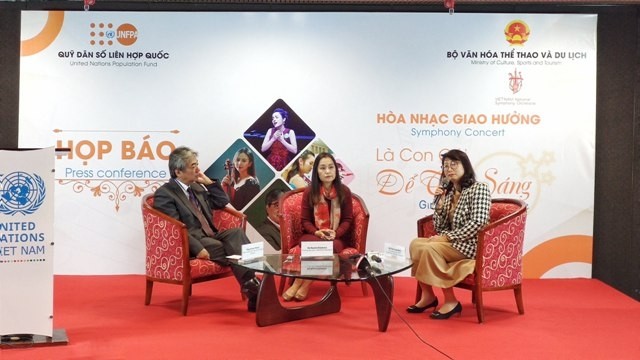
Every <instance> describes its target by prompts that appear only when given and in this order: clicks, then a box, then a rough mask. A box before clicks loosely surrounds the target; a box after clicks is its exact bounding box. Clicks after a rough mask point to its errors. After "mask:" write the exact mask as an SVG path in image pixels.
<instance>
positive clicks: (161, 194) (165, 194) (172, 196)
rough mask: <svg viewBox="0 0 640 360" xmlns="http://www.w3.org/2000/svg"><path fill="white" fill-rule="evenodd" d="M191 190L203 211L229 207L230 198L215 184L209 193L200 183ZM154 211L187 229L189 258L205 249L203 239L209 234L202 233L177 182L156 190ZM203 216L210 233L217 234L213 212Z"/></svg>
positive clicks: (171, 181)
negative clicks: (181, 223) (212, 216)
mask: <svg viewBox="0 0 640 360" xmlns="http://www.w3.org/2000/svg"><path fill="white" fill-rule="evenodd" d="M190 187H191V189H192V191H193V193H194V195H195V196H196V199H197V200H198V202H199V203H200V207H201V209H203V210H206V209H222V208H224V207H225V206H226V205H227V204H228V203H229V197H228V196H227V194H226V193H225V192H224V190H222V187H220V184H219V183H218V182H217V181H215V180H214V183H213V184H211V185H208V186H206V190H205V188H204V187H203V186H202V185H201V184H197V183H194V184H191V185H190ZM153 207H154V208H156V209H158V210H160V211H162V212H163V213H165V214H167V215H169V216H171V217H172V218H174V219H177V220H180V221H181V222H183V223H184V224H185V225H186V226H187V229H188V231H189V254H190V256H196V255H197V254H198V253H199V252H200V251H202V249H204V246H203V245H202V243H201V242H200V239H202V238H203V237H206V236H207V234H206V233H205V232H204V230H202V224H200V220H198V217H197V215H196V213H195V210H194V209H193V206H191V202H190V201H189V198H188V197H187V195H186V194H185V193H184V190H182V187H181V186H180V184H178V183H177V182H176V180H174V179H171V180H169V182H167V183H166V184H164V185H162V186H161V187H160V188H158V190H156V192H155V194H154V201H153ZM203 213H204V216H205V218H206V219H207V222H208V223H209V225H210V226H211V229H213V231H214V232H217V229H216V228H215V226H214V225H213V220H212V218H211V215H212V213H211V211H203Z"/></svg>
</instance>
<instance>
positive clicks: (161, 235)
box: [142, 194, 246, 315]
mask: <svg viewBox="0 0 640 360" xmlns="http://www.w3.org/2000/svg"><path fill="white" fill-rule="evenodd" d="M142 219H143V223H144V234H145V242H146V259H145V264H146V285H147V286H146V294H145V301H144V304H145V305H149V304H150V303H151V293H152V291H153V283H154V282H156V281H157V282H163V283H170V284H178V285H182V315H187V307H188V306H189V296H190V295H191V285H192V284H195V283H199V282H203V281H208V280H214V279H220V278H224V277H227V276H231V275H232V273H231V268H229V267H227V266H221V265H219V264H216V263H214V262H212V261H208V260H200V259H190V258H189V237H188V233H187V227H186V226H185V225H184V224H183V223H181V222H180V221H178V220H176V219H174V218H172V217H170V216H168V215H166V214H164V213H162V212H160V211H158V210H156V209H154V208H153V194H147V195H145V196H144V197H143V198H142ZM213 223H214V225H215V227H216V228H217V229H218V230H220V231H222V230H226V229H231V228H242V229H243V230H244V229H245V227H246V220H245V218H244V217H240V216H237V214H234V213H232V212H230V211H227V210H215V211H213Z"/></svg>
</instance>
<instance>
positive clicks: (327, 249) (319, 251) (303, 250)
mask: <svg viewBox="0 0 640 360" xmlns="http://www.w3.org/2000/svg"><path fill="white" fill-rule="evenodd" d="M300 257H303V258H306V257H333V241H303V242H302V243H301V244H300Z"/></svg>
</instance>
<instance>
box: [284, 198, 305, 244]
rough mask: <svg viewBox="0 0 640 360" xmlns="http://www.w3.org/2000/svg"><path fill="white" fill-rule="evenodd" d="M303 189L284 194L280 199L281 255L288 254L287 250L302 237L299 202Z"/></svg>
mask: <svg viewBox="0 0 640 360" xmlns="http://www.w3.org/2000/svg"><path fill="white" fill-rule="evenodd" d="M303 191H304V189H296V190H292V191H289V192H287V193H285V195H284V196H282V197H281V198H280V206H279V210H278V211H279V212H280V239H281V245H282V253H283V254H288V253H289V250H290V249H292V248H294V247H296V246H297V245H299V242H300V237H301V236H302V220H301V217H300V213H301V211H302V207H301V201H302V192H303Z"/></svg>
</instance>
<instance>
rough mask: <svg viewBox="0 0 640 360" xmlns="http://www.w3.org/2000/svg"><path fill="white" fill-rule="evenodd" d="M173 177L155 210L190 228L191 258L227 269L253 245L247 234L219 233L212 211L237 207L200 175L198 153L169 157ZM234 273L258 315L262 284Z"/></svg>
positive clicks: (245, 271) (216, 185) (252, 275)
mask: <svg viewBox="0 0 640 360" xmlns="http://www.w3.org/2000/svg"><path fill="white" fill-rule="evenodd" d="M169 173H170V174H171V180H169V182H167V183H166V184H164V185H162V186H161V187H160V188H159V189H158V190H156V192H155V194H154V203H153V206H154V207H155V208H156V209H158V210H160V211H162V212H163V213H165V214H167V215H169V216H171V217H173V218H175V219H177V220H180V221H181V222H183V223H184V224H185V225H186V226H187V229H188V231H189V255H190V256H192V257H196V258H198V259H206V260H212V261H216V262H218V263H221V264H225V265H226V264H227V260H226V256H228V255H239V254H241V253H242V244H248V243H249V242H250V241H249V239H248V238H247V236H246V234H245V233H244V231H242V229H229V230H225V231H220V232H218V230H217V229H216V228H215V226H214V225H213V220H212V218H211V209H222V208H224V207H228V208H230V209H233V207H232V206H231V204H229V198H228V197H227V195H226V193H225V192H224V191H223V190H222V188H221V187H220V184H219V183H218V181H217V180H215V179H213V180H212V179H210V178H209V177H208V176H206V175H205V174H204V173H202V172H201V171H200V168H199V167H198V153H197V152H195V151H193V150H191V149H189V148H188V147H178V148H176V149H175V150H173V151H172V152H171V154H170V155H169ZM233 210H235V209H233ZM236 211H237V210H236ZM243 216H244V215H243ZM232 271H233V274H234V276H235V277H236V279H237V281H238V283H240V285H241V288H242V292H243V293H244V294H245V295H246V296H247V298H248V299H249V302H248V305H247V307H248V309H249V311H255V308H256V296H257V294H258V288H259V286H260V281H259V280H258V279H257V278H256V277H255V273H254V272H253V271H250V270H248V269H244V268H240V267H235V266H234V267H232Z"/></svg>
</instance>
